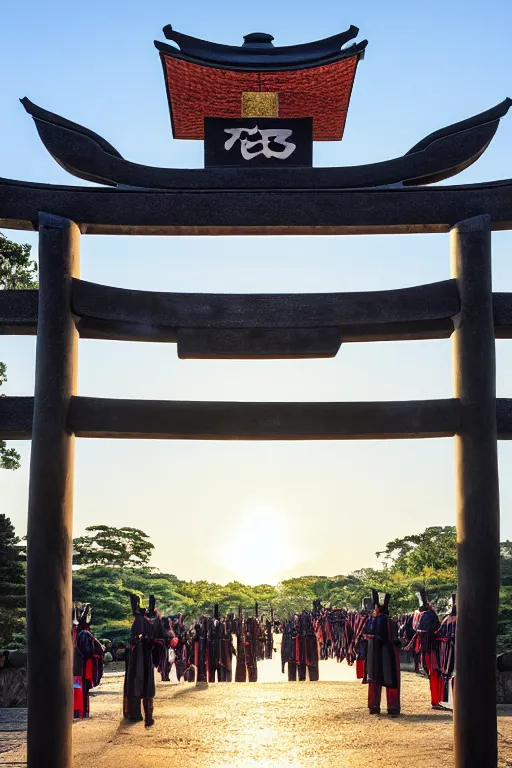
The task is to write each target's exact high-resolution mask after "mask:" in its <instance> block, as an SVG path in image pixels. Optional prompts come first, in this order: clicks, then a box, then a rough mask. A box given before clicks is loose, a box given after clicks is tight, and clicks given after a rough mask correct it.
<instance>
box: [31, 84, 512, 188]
mask: <svg viewBox="0 0 512 768" xmlns="http://www.w3.org/2000/svg"><path fill="white" fill-rule="evenodd" d="M21 101H22V104H23V106H24V107H25V109H26V110H27V112H28V113H29V114H30V115H31V116H32V117H33V118H34V122H35V124H36V127H37V130H38V133H39V136H40V138H41V140H42V141H43V143H44V145H45V147H46V148H47V150H48V151H49V152H50V154H51V155H52V157H54V159H55V160H56V161H57V162H58V163H59V164H60V165H61V166H62V167H63V168H64V169H65V170H67V171H68V172H69V173H71V174H73V175H74V176H78V177H79V178H81V179H86V180H87V181H93V182H97V183H100V184H107V185H110V186H119V187H124V188H126V187H135V188H137V187H138V188H145V189H169V190H178V189H182V190H183V189H189V190H194V189H210V190H215V189H216V190H228V189H251V190H258V189H308V190H313V189H338V190H339V189H357V188H361V187H382V186H390V185H407V186H410V185H423V184H431V183H434V182H438V181H441V180H443V179H447V178H449V177H451V176H454V175H456V174H458V173H460V172H461V171H462V170H464V169H465V168H467V167H468V166H470V165H472V164H473V163H474V162H475V161H476V160H477V159H478V158H479V157H480V156H481V155H482V153H483V152H484V151H485V150H486V149H487V147H488V146H489V143H490V142H491V140H492V138H493V136H494V134H495V133H496V130H497V128H498V125H499V121H500V119H501V118H502V117H504V116H505V115H506V114H507V112H508V110H509V108H510V106H511V104H512V100H511V99H508V98H507V99H505V100H504V101H502V102H501V103H500V104H497V105H496V106H495V107H492V108H491V109H488V110H486V111H485V112H481V113H479V114H478V115H474V116H473V117H470V118H468V119H466V120H462V121H460V122H458V123H454V124H453V125H450V126H447V127H446V128H442V129H441V130H438V131H435V132H434V133H432V134H430V135H429V136H427V137H425V138H424V139H422V141H420V142H419V143H417V144H416V145H415V146H414V147H413V148H412V149H411V150H409V152H407V153H406V154H405V155H402V156H401V157H398V158H395V159H393V160H385V161H383V162H380V163H371V164H369V165H359V166H345V167H339V168H337V167H332V168H272V169H265V168H243V169H242V170H241V169H230V168H207V169H177V168H157V167H153V166H146V165H140V164H138V163H132V162H130V161H128V160H125V159H124V158H123V157H122V156H121V155H120V153H119V152H118V151H117V150H116V149H115V148H114V147H113V146H112V145H111V144H110V143H109V142H108V141H106V140H105V139H103V138H102V137H101V136H99V135H98V134H97V133H95V132H94V131H91V130H89V129H88V128H84V127H83V126H81V125H79V124H78V123H74V122H72V121H70V120H67V119H66V118H64V117H61V116H60V115H57V114H55V113H53V112H49V111H48V110H46V109H43V108H41V107H39V106H37V105H36V104H34V103H33V102H31V101H30V100H29V99H27V98H24V99H22V100H21Z"/></svg>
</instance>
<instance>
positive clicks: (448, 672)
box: [436, 595, 457, 704]
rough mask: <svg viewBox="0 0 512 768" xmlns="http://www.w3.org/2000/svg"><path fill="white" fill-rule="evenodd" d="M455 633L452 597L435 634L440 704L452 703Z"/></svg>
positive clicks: (455, 615) (455, 613)
mask: <svg viewBox="0 0 512 768" xmlns="http://www.w3.org/2000/svg"><path fill="white" fill-rule="evenodd" d="M456 633H457V604H456V596H455V595H452V607H451V611H450V613H449V614H448V615H447V616H445V617H444V619H443V621H442V622H441V626H440V627H439V629H438V630H437V632H436V640H437V659H438V669H439V673H440V675H441V679H442V693H441V696H440V702H442V704H449V703H450V702H451V701H452V698H453V697H452V693H453V691H452V690H451V688H452V685H453V675H454V672H455V636H456Z"/></svg>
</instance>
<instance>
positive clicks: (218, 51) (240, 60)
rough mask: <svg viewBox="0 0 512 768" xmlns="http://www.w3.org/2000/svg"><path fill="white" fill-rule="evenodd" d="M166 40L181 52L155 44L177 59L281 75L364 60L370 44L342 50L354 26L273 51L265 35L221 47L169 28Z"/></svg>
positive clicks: (217, 66) (355, 33) (354, 32)
mask: <svg viewBox="0 0 512 768" xmlns="http://www.w3.org/2000/svg"><path fill="white" fill-rule="evenodd" d="M163 32H164V35H165V37H166V38H167V40H171V41H172V42H174V43H176V44H177V45H178V46H179V48H176V47H175V46H173V45H168V44H167V43H161V42H159V41H158V40H155V46H156V48H158V50H159V51H160V52H161V53H164V54H166V55H167V56H172V57H175V58H180V59H185V60H187V61H191V62H195V63H197V64H199V63H200V64H203V65H205V66H210V67H216V68H218V69H231V70H240V69H241V70H245V71H260V72H261V71H280V70H296V69H306V68H308V67H316V66H320V65H322V64H328V63H332V62H335V61H339V60H340V59H344V58H347V57H349V56H354V55H357V56H358V57H361V56H362V55H363V53H364V49H365V48H366V46H367V44H368V41H367V40H363V41H362V42H360V43H354V44H353V45H350V46H348V47H346V48H344V47H343V46H344V45H345V44H346V43H348V42H349V41H350V40H353V39H354V38H355V37H356V36H357V34H358V32H359V29H358V28H357V27H354V26H351V27H349V29H347V30H345V32H340V33H339V34H337V35H332V36H331V37H326V38H324V39H323V40H316V41H314V42H312V43H302V44H300V45H288V46H281V47H274V44H273V42H272V41H273V40H274V38H273V37H272V35H269V34H268V33H266V32H252V33H251V34H249V35H245V37H244V43H243V45H241V46H236V45H222V44H220V43H211V42H209V41H207V40H201V39H199V38H196V37H191V36H190V35H184V34H182V33H181V32H175V31H174V29H173V28H172V26H171V25H170V24H168V25H167V26H166V27H164V29H163Z"/></svg>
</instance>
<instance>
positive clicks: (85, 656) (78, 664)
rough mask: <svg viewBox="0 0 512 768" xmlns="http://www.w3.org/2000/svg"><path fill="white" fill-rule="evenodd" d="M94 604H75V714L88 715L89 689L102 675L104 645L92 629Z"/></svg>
mask: <svg viewBox="0 0 512 768" xmlns="http://www.w3.org/2000/svg"><path fill="white" fill-rule="evenodd" d="M90 623H91V607H90V605H89V603H87V604H86V605H85V606H82V605H79V604H78V603H75V605H74V606H73V646H74V652H73V717H76V718H82V717H89V714H90V706H89V701H90V699H89V692H90V690H91V688H96V686H97V685H99V684H100V682H101V678H102V677H103V647H102V645H101V643H100V642H99V641H98V640H97V639H96V638H95V637H94V635H93V634H92V632H91V630H90Z"/></svg>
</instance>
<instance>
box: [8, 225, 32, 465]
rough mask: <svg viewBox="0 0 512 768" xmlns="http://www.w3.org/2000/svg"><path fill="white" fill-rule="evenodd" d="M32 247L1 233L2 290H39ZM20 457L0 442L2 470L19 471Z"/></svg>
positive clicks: (12, 449)
mask: <svg viewBox="0 0 512 768" xmlns="http://www.w3.org/2000/svg"><path fill="white" fill-rule="evenodd" d="M31 248H32V246H30V245H27V244H26V245H19V244H18V243H13V242H12V241H11V240H9V239H8V238H7V237H5V235H4V234H2V233H1V232H0V290H16V289H20V288H37V280H36V275H37V264H36V262H35V261H34V260H33V259H31V258H30V253H31ZM6 381H7V368H6V365H5V363H2V362H0V387H1V386H2V384H5V382H6ZM0 397H1V395H0ZM19 466H20V455H19V453H18V452H17V451H15V450H14V448H7V445H6V443H5V440H0V469H18V468H19Z"/></svg>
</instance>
